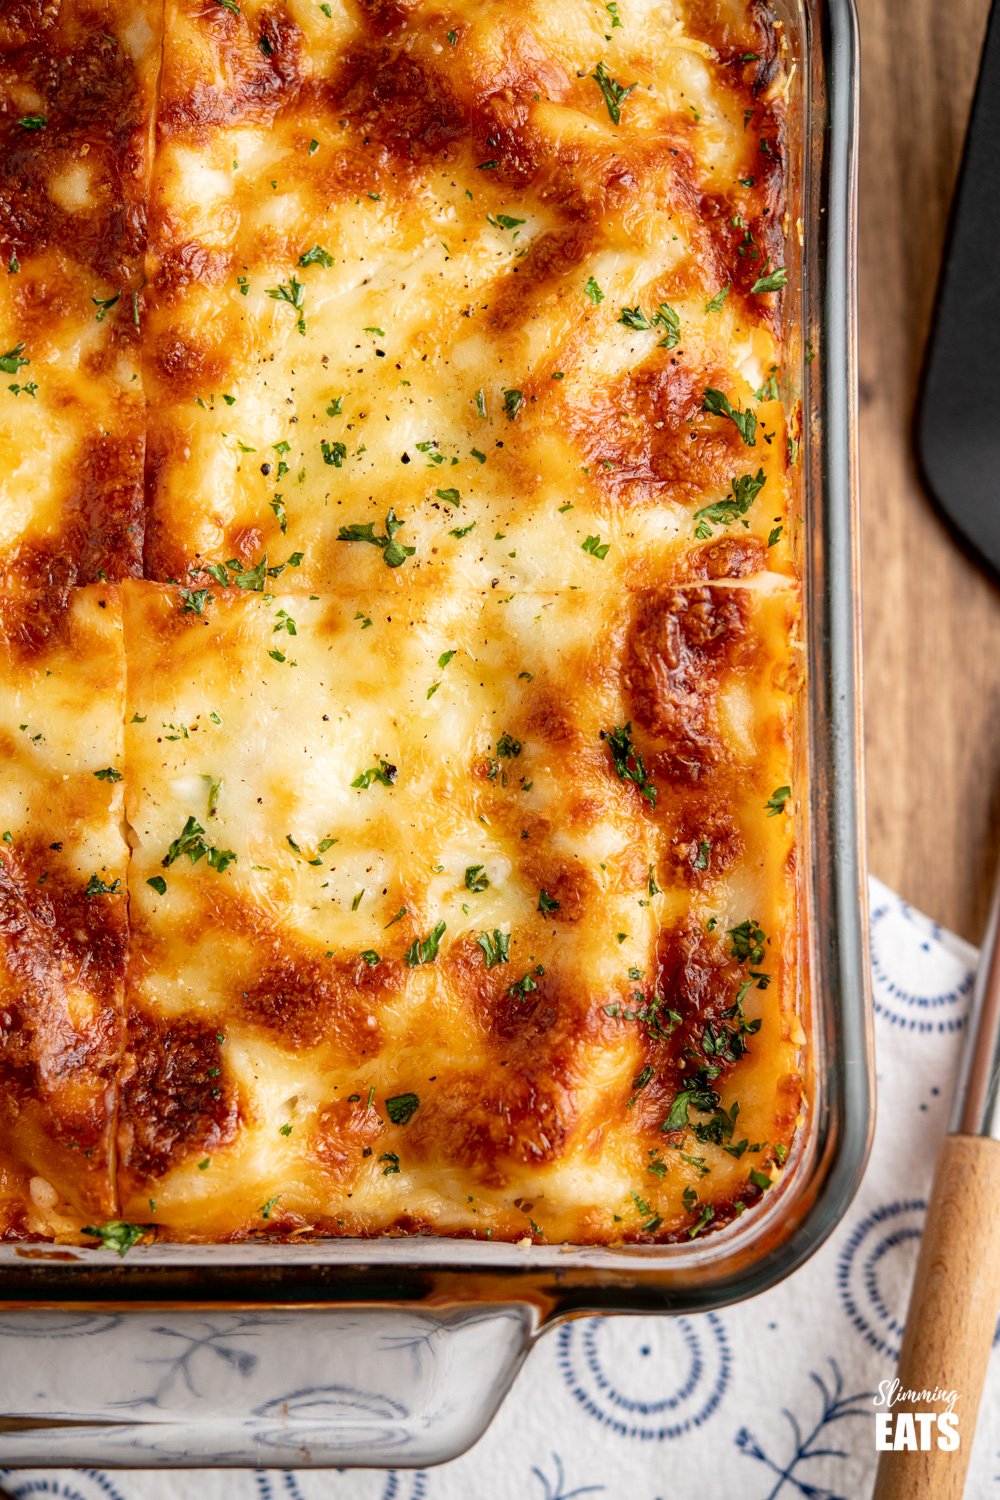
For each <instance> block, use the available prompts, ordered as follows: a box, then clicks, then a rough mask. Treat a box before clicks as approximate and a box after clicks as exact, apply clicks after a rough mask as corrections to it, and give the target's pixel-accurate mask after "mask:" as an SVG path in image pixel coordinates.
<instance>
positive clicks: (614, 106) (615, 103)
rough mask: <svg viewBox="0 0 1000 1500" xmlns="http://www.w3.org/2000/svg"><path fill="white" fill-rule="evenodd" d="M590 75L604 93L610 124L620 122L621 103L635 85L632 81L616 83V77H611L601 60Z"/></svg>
mask: <svg viewBox="0 0 1000 1500" xmlns="http://www.w3.org/2000/svg"><path fill="white" fill-rule="evenodd" d="M590 76H591V78H592V79H593V80H594V82H595V83H596V84H597V86H598V88H599V89H600V91H601V93H602V94H603V95H604V102H605V104H606V105H607V106H608V114H609V116H610V118H611V123H612V125H618V124H620V123H621V117H622V105H623V104H624V103H625V100H626V99H627V98H628V96H629V94H631V92H632V90H633V89H634V88H636V87H637V85H636V84H634V83H630V84H627V85H626V84H621V83H618V81H617V80H616V79H614V78H612V77H611V75H610V73H609V72H608V70H607V68H605V66H604V63H603V62H599V63H598V64H597V69H596V71H595V72H593V73H591V75H590Z"/></svg>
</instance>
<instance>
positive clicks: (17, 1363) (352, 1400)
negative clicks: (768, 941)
mask: <svg viewBox="0 0 1000 1500" xmlns="http://www.w3.org/2000/svg"><path fill="white" fill-rule="evenodd" d="M776 9H777V12H778V14H779V16H780V17H781V19H782V21H783V23H784V26H785V32H786V36H787V39H788V44H789V52H790V71H791V83H790V97H789V105H790V108H789V133H788V145H789V233H788V265H789V270H790V290H789V292H788V293H787V294H786V317H787V335H786V340H787V341H786V379H787V380H788V381H789V392H788V394H789V396H790V398H791V399H792V400H794V399H795V397H797V396H799V395H801V401H802V412H803V419H802V433H801V458H800V462H801V464H802V470H801V474H802V483H803V487H804V509H805V524H804V527H803V534H802V543H801V560H802V569H803V579H804V592H805V621H806V626H805V629H806V643H805V644H806V652H807V700H806V705H805V718H806V721H807V722H806V726H805V734H804V735H803V736H802V738H803V742H804V753H805V758H806V761H807V766H806V767H804V768H803V770H804V779H803V783H802V784H806V785H807V786H808V789H809V790H808V796H807V799H806V806H805V808H804V816H803V822H802V851H803V855H804V857H803V858H802V860H801V862H800V863H801V899H802V903H803V910H804V913H805V925H806V934H807V937H806V943H805V945H804V955H803V958H804V964H805V971H806V972H805V975H804V979H805V984H804V990H805V992H806V995H807V1006H808V1012H809V1014H808V1029H809V1033H810V1044H811V1062H810V1067H809V1069H808V1076H809V1086H808V1105H807V1108H806V1118H805V1122H804V1124H803V1126H802V1129H801V1130H800V1134H799V1143H798V1146H797V1148H796V1153H795V1155H794V1157H793V1159H792V1160H791V1161H790V1162H789V1165H788V1167H787V1168H786V1170H785V1172H784V1173H783V1176H782V1180H781V1183H780V1185H779V1186H778V1187H776V1188H775V1189H774V1190H772V1192H771V1193H769V1194H768V1196H767V1199H766V1200H765V1202H764V1203H763V1204H762V1205H761V1206H760V1207H759V1208H757V1209H756V1210H755V1211H753V1212H752V1213H749V1214H747V1215H745V1216H744V1217H743V1218H741V1219H738V1220H736V1221H735V1222H734V1223H733V1224H732V1225H730V1226H729V1227H728V1228H726V1229H724V1230H722V1231H720V1232H718V1233H716V1234H714V1235H710V1236H708V1237H707V1238H705V1239H704V1240H701V1239H699V1240H696V1241H692V1242H690V1243H688V1244H670V1245H662V1246H654V1245H628V1246H624V1247H621V1248H617V1249H608V1248H600V1247H597V1248H595V1247H590V1246H586V1247H584V1246H572V1245H563V1246H545V1245H530V1246H529V1245H520V1246H519V1245H509V1244H499V1243H487V1242H485V1241H482V1242H479V1241H476V1242H474V1241H469V1240H448V1239H417V1238H412V1239H405V1238H401V1239H381V1240H369V1241H359V1240H321V1241H313V1242H310V1243H302V1244H297V1245H276V1244H266V1243H256V1244H246V1243H244V1244H235V1245H201V1246H185V1245H178V1244H174V1245H156V1244H154V1245H149V1246H145V1245H139V1246H136V1247H135V1248H134V1249H133V1250H132V1251H131V1252H130V1254H129V1256H128V1259H127V1260H119V1259H117V1258H115V1257H113V1256H111V1255H109V1254H108V1252H107V1251H103V1250H96V1249H94V1250H90V1249H75V1248H67V1247H58V1248H57V1247H46V1246H37V1245H30V1246H24V1245H21V1246H18V1245H2V1246H0V1413H2V1416H0V1464H4V1465H44V1464H51V1465H83V1464H95V1463H100V1464H102V1465H122V1466H135V1465H163V1466H171V1465H186V1464H190V1465H201V1464H206V1463H211V1464H214V1465H217V1464H231V1465H241V1464H262V1465H266V1466H268V1467H281V1466H300V1465H310V1464H311V1465H317V1466H319V1465H324V1464H336V1465H338V1466H341V1465H352V1464H375V1465H381V1464H391V1465H393V1466H403V1465H421V1466H422V1465H426V1464H429V1463H434V1462H439V1461H442V1460H444V1459H447V1458H450V1457H453V1456H454V1455H455V1454H457V1453H459V1452H461V1451H462V1449H463V1448H465V1447H466V1446H468V1445H469V1444H470V1443H471V1442H472V1441H474V1440H475V1438H476V1437H478V1436H479V1434H480V1433H481V1432H482V1431H483V1429H484V1428H485V1426H486V1425H487V1423H488V1421H489V1420H490V1418H491V1416H492V1415H493V1413H494V1412H495V1410H496V1408H497V1406H498V1405H499V1403H500V1400H501V1399H502V1397H503V1394H504V1392H505V1391H506V1389H507V1388H508V1387H509V1385H510V1383H511V1381H512V1380H513V1378H514V1375H515V1374H516V1372H517V1369H518V1367H519V1365H520V1363H521V1362H522V1360H523V1358H524V1356H525V1354H526V1352H527V1350H528V1348H529V1347H530V1344H531V1342H532V1341H533V1339H534V1338H536V1337H537V1336H538V1335H539V1334H540V1333H541V1332H543V1331H544V1330H545V1329H547V1328H549V1327H551V1326H552V1325H553V1324H554V1323H556V1322H558V1321H559V1320H561V1319H564V1318H567V1317H570V1316H573V1315H575V1314H580V1313H587V1312H604V1313H626V1312H644V1313H651V1312H660V1313H679V1312H688V1313H690V1312H697V1311H701V1310H704V1309H709V1308H713V1307H719V1306H722V1305H723V1304H725V1303H730V1302H735V1301H738V1300H739V1299H741V1298H745V1297H749V1296H753V1295H754V1294H755V1293H757V1292H759V1291H762V1290H764V1289H765V1288H766V1287H769V1286H772V1285H773V1284H774V1283H775V1282H777V1281H779V1280H781V1278H783V1277H785V1276H787V1275H789V1274H790V1273H791V1272H792V1271H794V1270H795V1269H796V1268H797V1267H798V1266H799V1265H801V1264H802V1262H803V1261H804V1260H806V1259H807V1258H808V1256H809V1255H811V1254H812V1252H813V1251H814V1250H815V1249H816V1248H817V1246H818V1245H820V1244H821V1243H822V1241H823V1240H824V1239H825V1238H826V1236H827V1235H828V1234H829V1233H830V1231H831V1230H832V1229H833V1227H834V1226H835V1225H836V1223H837V1222H838V1220H839V1219H840V1217H841V1215H842V1214H843V1213H844V1211H845V1209H846V1208H847V1205H848V1204H849V1202H850V1199H851V1196H852V1194H853V1192H854V1189H855V1187H856V1186H857V1183H858V1180H859V1178H860V1175H861V1172H862V1169H863V1167H864V1164H865V1159H866V1156H867V1152H868V1146H869V1141H870V1135H871V1127H872V1066H871V1036H870V1005H869V997H868V976H867V962H866V954H867V947H866V928H865V884H864V850H863V831H862V830H863V825H862V818H861V764H860V754H861V738H860V704H859V673H858V660H857V650H858V562H857V539H856V503H857V502H856V489H855V453H854V425H855V424H854V414H855V333H854V265H855V239H854V176H855V151H856V113H857V82H856V66H857V38H856V20H855V15H854V9H853V3H852V0H776ZM800 230H801V232H799V231H800ZM206 1346H208V1347H211V1348H213V1349H215V1350H216V1351H217V1352H219V1353H220V1357H218V1358H216V1359H214V1360H213V1361H212V1362H211V1371H212V1373H211V1375H210V1376H206V1375H204V1374H203V1373H202V1372H203V1370H204V1369H205V1368H206V1367H205V1365H204V1363H202V1364H200V1365H199V1366H198V1371H199V1373H198V1375H197V1377H194V1376H193V1375H192V1371H193V1369H194V1365H193V1364H192V1355H193V1353H194V1352H195V1351H197V1350H198V1349H203V1348H205V1347H206ZM206 1381H207V1382H208V1383H205V1382H206Z"/></svg>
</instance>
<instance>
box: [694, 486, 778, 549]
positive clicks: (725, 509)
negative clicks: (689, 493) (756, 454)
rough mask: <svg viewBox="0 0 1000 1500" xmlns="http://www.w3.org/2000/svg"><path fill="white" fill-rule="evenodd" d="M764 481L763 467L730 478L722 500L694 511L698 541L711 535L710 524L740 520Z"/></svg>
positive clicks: (747, 523)
mask: <svg viewBox="0 0 1000 1500" xmlns="http://www.w3.org/2000/svg"><path fill="white" fill-rule="evenodd" d="M765 482H766V476H765V474H764V470H763V469H758V470H757V472H756V474H741V475H740V476H739V478H738V479H731V480H730V481H729V488H730V493H729V494H728V495H727V496H726V497H725V499H724V500H716V501H715V502H714V504H712V505H703V506H702V507H701V509H700V510H696V511H695V513H694V518H695V520H696V521H697V522H698V525H697V526H696V527H695V532H694V534H695V536H696V537H698V538H699V540H700V541H705V540H706V539H707V538H708V537H710V536H711V535H712V524H714V525H716V526H731V525H732V524H733V522H734V521H738V520H740V519H741V518H742V517H743V516H745V515H746V513H747V511H748V510H749V509H750V507H751V505H752V504H753V502H754V501H755V500H756V498H757V496H758V495H759V494H760V492H761V490H762V489H763V488H764V484H765ZM710 523H711V524H710ZM749 524H750V523H749V522H748V521H744V522H743V525H744V526H749Z"/></svg>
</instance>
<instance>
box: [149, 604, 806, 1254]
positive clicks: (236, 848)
mask: <svg viewBox="0 0 1000 1500" xmlns="http://www.w3.org/2000/svg"><path fill="white" fill-rule="evenodd" d="M188 597H189V598H190V595H189V596H188ZM197 603H198V605H199V607H200V608H199V612H195V611H194V610H192V609H190V608H185V607H184V596H183V595H179V594H178V593H177V592H176V591H172V590H169V589H157V588H154V587H151V586H149V585H142V584H136V585H129V586H128V587H127V589H126V593H125V647H126V656H127V659H128V663H129V688H128V701H127V703H126V720H127V727H126V751H125V765H126V810H127V815H128V820H129V824H130V826H131V828H132V829H133V836H134V840H135V846H134V849H133V854H132V860H131V863H130V867H129V898H130V917H131V932H132V938H131V951H132V959H131V966H130V975H129V989H128V1017H127V1030H128V1036H129V1044H128V1050H129V1058H128V1061H127V1063H126V1067H125V1072H124V1075H123V1076H124V1085H123V1095H122V1114H121V1126H120V1142H121V1187H122V1193H123V1202H122V1208H123V1212H124V1213H125V1214H126V1216H128V1217H130V1218H134V1217H138V1218H140V1220H142V1221H145V1219H146V1217H148V1212H147V1203H148V1199H149V1198H150V1196H152V1198H153V1199H155V1202H156V1222H157V1223H158V1224H162V1225H168V1226H169V1227H170V1228H171V1229H172V1230H174V1231H177V1232H181V1233H185V1234H196V1235H205V1234H208V1235H212V1234H219V1235H225V1234H232V1233H239V1232H245V1231H249V1230H251V1229H254V1228H260V1227H261V1205H263V1204H265V1203H268V1202H271V1201H272V1200H276V1201H275V1202H273V1204H272V1207H271V1209H270V1210H269V1213H268V1215H267V1216H266V1217H267V1218H268V1220H269V1224H270V1227H271V1228H272V1229H274V1230H277V1231H279V1232H289V1233H291V1232H300V1231H301V1230H303V1229H304V1228H314V1229H321V1230H323V1231H324V1232H344V1233H348V1232H349V1233H360V1234H368V1233H373V1232H377V1231H379V1230H385V1229H387V1228H409V1229H417V1228H419V1229H430V1230H436V1231H439V1232H455V1231H457V1230H475V1231H477V1232H480V1233H483V1234H485V1233H486V1232H487V1230H489V1231H491V1232H492V1233H494V1234H496V1235H497V1236H512V1237H514V1238H519V1237H520V1236H521V1235H523V1234H525V1233H531V1232H532V1227H531V1221H533V1222H534V1223H535V1224H537V1225H538V1226H540V1231H541V1233H543V1234H545V1235H546V1236H548V1237H550V1238H552V1239H571V1240H578V1241H579V1240H606V1239H615V1238H628V1237H631V1236H633V1235H635V1234H636V1233H638V1232H641V1227H642V1225H643V1224H645V1225H646V1226H647V1232H649V1233H653V1232H656V1233H670V1232H676V1231H683V1230H684V1229H685V1227H686V1226H689V1225H690V1224H691V1223H692V1222H693V1220H692V1217H691V1211H689V1209H688V1208H687V1207H686V1206H685V1203H684V1196H683V1195H684V1193H685V1191H686V1190H687V1189H691V1190H692V1191H694V1192H696V1194H697V1196H698V1205H699V1206H698V1212H697V1213H695V1214H694V1219H697V1218H698V1215H699V1214H700V1213H701V1212H702V1208H703V1204H705V1203H709V1204H711V1205H713V1207H714V1211H715V1213H716V1214H718V1215H720V1216H724V1215H726V1214H728V1213H730V1212H731V1211H732V1209H733V1207H735V1206H736V1205H737V1204H739V1203H740V1202H744V1201H746V1199H747V1196H748V1189H749V1193H750V1194H754V1193H755V1192H756V1189H754V1188H753V1186H752V1184H750V1183H749V1182H748V1167H753V1168H755V1169H758V1170H759V1169H761V1168H762V1167H763V1168H764V1169H765V1170H766V1166H767V1162H769V1161H772V1160H773V1153H774V1149H775V1147H781V1146H782V1145H785V1146H787V1144H788V1141H789V1139H790V1133H791V1128H792V1122H793V1119H794V1116H795V1114H796V1112H797V1109H798V1095H797V1088H796V1082H795V1080H796V1050H797V1049H796V1046H795V1044H794V1041H793V1038H792V1032H793V1030H794V1015H795V1009H796V1000H797V994H796V985H797V979H796V975H797V953H796V944H795V938H794V933H795V924H794V892H793V885H794V872H793V866H792V862H791V848H792V840H791V820H790V819H789V818H787V817H781V818H768V817H767V810H766V807H765V804H766V802H767V799H768V796H769V794H770V793H771V791H772V790H773V789H774V788H775V787H776V786H779V785H782V784H787V783H788V782H789V780H790V777H791V770H790V754H791V741H792V733H791V722H792V721H791V709H792V689H793V687H794V677H793V674H792V672H791V671H790V668H789V664H788V661H787V656H788V644H787V643H788V640H789V637H790V635H791V634H792V633H793V632H794V629H795V624H796V618H797V598H796V595H795V593H794V591H791V590H789V589H786V588H771V587H767V588H757V589H753V588H734V587H732V586H729V585H714V586H710V585H706V586H703V587H700V588H689V589H674V588H670V587H664V588H660V589H654V590H650V591H646V592H643V593H637V594H632V595H627V594H618V595H608V594H604V595H602V596H601V597H600V598H599V599H598V598H595V596H593V595H584V594H583V593H572V592H565V593H562V594H538V593H530V592H527V591H523V592H520V593H517V594H512V595H507V596H499V595H497V594H495V593H490V594H487V595H481V594H474V593H467V592H458V591H454V592H449V593H448V594H447V595H439V596H438V597H437V598H436V599H434V600H433V601H430V600H428V601H424V602H421V603H420V604H419V605H416V604H412V603H411V604H409V605H406V604H403V603H402V601H400V600H399V598H398V597H397V596H388V595H381V596H378V595H372V596H368V597H367V598H366V599H365V601H364V605H365V611H364V613H363V614H362V617H361V618H360V619H359V618H358V614H359V611H358V610H357V609H356V601H354V600H350V601H342V600H340V599H338V598H336V597H335V596H331V595H325V596H322V597H320V598H308V597H305V596H303V595H301V594H284V593H276V594H275V595H273V596H254V597H252V598H247V597H246V595H240V594H238V593H234V592H227V593H220V594H217V595H216V594H213V595H211V596H202V597H199V599H198V601H197ZM568 685H571V690H569V691H567V687H568ZM626 723H629V724H630V725H631V736H632V740H633V744H634V753H636V754H639V755H641V756H642V762H643V767H644V773H645V777H647V778H648V784H647V786H646V793H647V794H646V795H644V794H643V791H642V789H641V787H640V785H639V784H638V783H637V782H636V780H634V779H629V778H628V777H625V778H621V777H619V775H618V774H617V773H616V769H615V757H614V755H613V753H612V749H611V746H610V744H609V741H608V740H607V739H602V733H604V734H607V733H609V732H611V731H613V730H614V729H615V728H616V727H620V726H623V725H624V724H626ZM630 764H631V766H632V769H633V770H635V767H636V764H637V762H635V761H634V759H633V760H632V761H631V762H630ZM150 882H152V884H150ZM748 918H749V919H752V920H751V926H752V927H753V928H754V929H756V927H757V925H758V923H759V925H760V927H761V929H762V930H763V933H764V934H765V935H766V941H765V939H764V938H762V939H761V943H762V949H761V952H760V954H759V955H758V956H757V958H756V959H754V960H752V961H751V959H750V958H748V957H747V955H746V953H743V945H742V944H741V943H740V941H739V934H740V933H741V932H742V931H743V930H744V927H745V924H746V923H747V920H748ZM734 929H735V930H736V932H737V937H736V938H735V939H734V938H733V936H732V935H731V933H732V930H734ZM737 951H738V952H740V953H742V958H739V957H737V956H735V953H736V952H737ZM763 975H766V978H764V979H763V985H762V979H761V976H763ZM741 993H742V996H743V998H742V1001H741V1003H740V1006H739V1008H738V1010H737V1011H735V1012H734V1009H733V1007H734V1003H735V1001H736V997H737V995H739V994H741ZM657 997H662V1007H661V1008H658V1006H657ZM650 1007H652V1010H651V1009H650ZM643 1018H645V1019H643ZM758 1025H759V1031H758V1029H757V1028H758ZM744 1028H748V1029H744ZM708 1032H710V1033H711V1034H712V1036H713V1037H714V1038H716V1039H717V1040H716V1043H713V1044H712V1046H710V1049H709V1054H710V1057H711V1060H712V1061H711V1065H712V1068H713V1077H714V1081H713V1085H712V1087H713V1089H714V1090H715V1091H716V1092H717V1093H718V1094H719V1095H720V1096H721V1102H718V1103H717V1105H716V1104H713V1105H710V1106H709V1109H708V1111H707V1118H710V1119H714V1120H715V1122H716V1123H715V1126H714V1127H712V1130H711V1132H710V1133H711V1134H712V1135H713V1136H716V1135H718V1134H719V1129H718V1125H719V1121H720V1120H721V1119H722V1118H723V1117H724V1116H723V1115H722V1113H720V1112H722V1111H725V1112H732V1111H734V1110H735V1113H733V1114H732V1118H731V1119H730V1118H729V1115H728V1114H727V1115H726V1116H725V1118H726V1119H727V1120H728V1123H727V1124H726V1126H725V1128H724V1131H723V1134H722V1136H721V1137H720V1138H719V1139H718V1140H715V1141H714V1143H713V1142H712V1141H710V1142H709V1143H708V1144H697V1145H694V1144H691V1143H689V1142H686V1141H685V1140H684V1138H683V1136H681V1135H680V1133H678V1134H677V1135H671V1136H665V1135H664V1134H663V1132H662V1130H661V1125H662V1123H663V1120H664V1118H665V1116H666V1114H667V1112H668V1111H669V1109H670V1108H671V1107H672V1106H675V1104H676V1100H677V1097H678V1094H679V1092H680V1090H681V1089H683V1088H684V1086H685V1084H686V1082H687V1075H689V1074H691V1073H692V1072H693V1071H695V1068H694V1064H693V1061H692V1056H691V1055H689V1049H691V1048H694V1050H695V1052H697V1053H698V1055H699V1058H701V1053H700V1050H699V1049H702V1048H703V1047H704V1046H705V1040H704V1038H705V1035H706V1033H708ZM744 1038H745V1040H746V1042H747V1043H748V1044H749V1050H748V1051H747V1055H746V1056H740V1053H741V1051H742V1050H743V1046H744ZM761 1041H763V1043H764V1045H761V1044H760V1043H761ZM701 1060H702V1061H703V1059H701ZM716 1069H717V1073H716V1072H715V1071H714V1070H716ZM401 1099H402V1100H406V1101H408V1102H407V1103H406V1104H405V1105H404V1104H400V1103H399V1102H398V1101H399V1100H401ZM393 1100H396V1101H397V1103H396V1104H395V1105H394V1104H393V1102H392V1101H393ZM630 1101H631V1102H630ZM704 1102H705V1101H704V1100H702V1103H703V1104H704ZM411 1108H412V1118H410V1119H407V1120H406V1121H402V1120H399V1121H398V1122H394V1115H399V1114H405V1113H406V1112H407V1111H408V1110H410V1109H411ZM713 1109H714V1110H715V1113H714V1115H713ZM692 1118H695V1116H694V1115H693V1116H692ZM698 1118H700V1116H698ZM734 1123H735V1127H736V1128H733V1127H734ZM741 1141H742V1142H747V1143H748V1147H749V1145H752V1146H753V1148H754V1152H755V1153H758V1154H751V1155H750V1156H749V1157H746V1158H744V1155H743V1154H741V1155H738V1156H734V1155H732V1154H729V1153H727V1151H726V1150H725V1149H724V1147H725V1146H726V1145H732V1146H736V1145H738V1144H739V1143H740V1142H741ZM763 1142H767V1147H766V1154H765V1153H764V1149H763V1146H762V1143H763ZM682 1146H683V1147H684V1149H685V1154H684V1155H682V1154H681V1153H680V1151H678V1150H676V1149H672V1148H675V1147H682ZM653 1169H655V1170H653ZM632 1190H634V1191H635V1192H636V1193H637V1194H638V1195H639V1197H640V1198H641V1199H642V1200H643V1202H644V1203H645V1204H646V1205H648V1209H646V1210H637V1207H636V1205H635V1203H634V1201H633V1199H632V1197H631V1196H630V1193H631V1191H632ZM654 1218H655V1219H658V1220H659V1221H660V1222H659V1224H657V1225H655V1226H654V1228H653V1229H652V1230H650V1229H649V1227H648V1226H649V1224H650V1222H651V1221H652V1220H653V1219H654Z"/></svg>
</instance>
